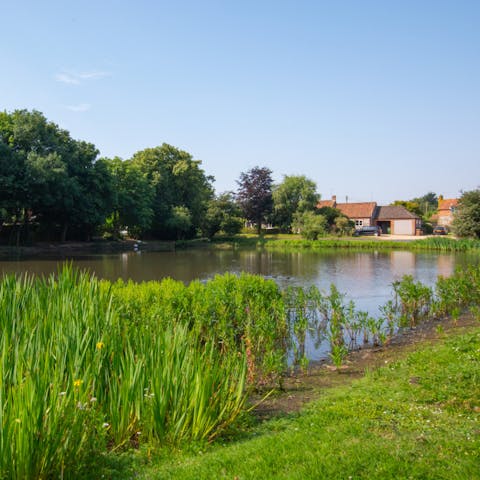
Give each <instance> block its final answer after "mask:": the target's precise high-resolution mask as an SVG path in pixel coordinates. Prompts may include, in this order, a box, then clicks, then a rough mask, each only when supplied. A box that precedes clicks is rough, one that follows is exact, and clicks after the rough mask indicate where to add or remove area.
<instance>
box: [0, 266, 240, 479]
mask: <svg viewBox="0 0 480 480" xmlns="http://www.w3.org/2000/svg"><path fill="white" fill-rule="evenodd" d="M119 310H120V309H119V308H118V306H117V305H116V302H115V300H114V298H113V296H112V292H111V291H110V289H109V288H107V285H105V284H104V283H101V282H99V281H97V280H96V279H95V278H92V277H91V276H89V275H87V274H83V273H79V272H76V271H74V270H72V269H70V268H66V269H64V270H63V271H61V272H60V273H59V275H58V277H57V278H56V279H55V278H53V277H50V278H47V279H35V280H34V279H32V278H30V277H21V278H15V277H13V276H9V277H5V278H3V280H2V281H1V282H0V329H1V338H0V375H1V381H2V384H1V387H0V426H1V428H0V478H18V479H20V478H52V477H62V476H68V477H72V476H74V475H75V474H76V473H78V471H79V470H80V469H81V468H83V467H84V466H85V465H88V464H90V463H91V462H92V461H93V460H94V458H95V455H99V454H101V453H102V452H105V451H106V450H110V451H111V450H118V449H120V448H126V447H129V446H132V445H133V446H137V445H139V444H141V443H145V442H147V443H155V442H161V443H176V442H180V441H190V440H210V439H212V438H214V437H215V436H216V435H218V434H219V433H220V432H221V431H222V430H223V429H225V428H226V427H228V425H230V424H231V422H233V421H234V420H235V418H236V417H237V415H238V414H239V413H240V412H241V411H242V407H243V405H244V402H245V400H246V394H247V391H246V389H245V378H246V371H247V362H246V355H245V353H244V351H242V350H241V349H240V350H236V351H235V352H233V351H231V352H230V354H226V353H225V352H223V353H221V352H220V350H219V348H218V343H217V341H216V339H215V338H214V337H207V336H206V335H204V336H202V337H201V338H200V336H199V335H197V333H196V332H195V331H194V330H192V329H190V328H189V326H188V325H187V323H185V322H174V321H172V322H171V323H169V324H167V323H165V324H163V325H161V327H156V326H155V325H154V323H153V322H154V317H153V316H152V317H151V318H150V322H149V323H148V324H147V325H142V327H141V328H139V325H140V323H141V322H140V321H139V319H138V318H137V319H136V320H137V321H136V322H130V323H129V322H125V321H124V320H123V317H122V312H120V311H119ZM172 320H173V319H172Z"/></svg>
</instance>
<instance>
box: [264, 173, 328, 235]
mask: <svg viewBox="0 0 480 480" xmlns="http://www.w3.org/2000/svg"><path fill="white" fill-rule="evenodd" d="M318 198H319V196H318V194H317V186H316V184H315V182H314V181H313V180H310V179H308V178H307V177H305V176H304V175H285V176H284V177H283V181H282V183H280V184H279V185H277V186H275V187H274V189H273V211H274V222H275V224H276V225H278V226H279V227H280V228H281V229H282V230H283V231H288V232H290V231H291V228H292V222H293V217H294V215H295V213H303V212H306V211H313V210H315V208H316V205H317V203H318Z"/></svg>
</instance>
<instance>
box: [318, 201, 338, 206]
mask: <svg viewBox="0 0 480 480" xmlns="http://www.w3.org/2000/svg"><path fill="white" fill-rule="evenodd" d="M336 204H337V202H336V201H335V200H320V201H319V202H318V203H317V208H323V207H330V208H335V205H336Z"/></svg>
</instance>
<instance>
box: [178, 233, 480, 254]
mask: <svg viewBox="0 0 480 480" xmlns="http://www.w3.org/2000/svg"><path fill="white" fill-rule="evenodd" d="M209 244H210V245H212V246H214V247H216V248H242V247H243V248H254V247H259V248H266V249H268V250H283V251H301V250H324V249H350V250H377V251H381V250H413V251H440V252H466V251H480V241H479V240H472V239H460V240H456V239H453V238H433V237H428V238H421V237H420V238H419V239H417V240H408V241H402V240H384V239H380V238H376V239H371V238H365V237H363V238H352V237H325V238H320V239H319V240H304V239H301V238H300V236H298V235H265V236H261V237H258V236H256V235H237V236H235V237H218V238H215V239H213V240H212V241H211V242H210V243H209ZM181 245H182V248H189V247H195V246H196V245H197V246H198V242H197V243H196V244H195V243H188V242H185V243H182V244H181ZM204 245H207V243H204Z"/></svg>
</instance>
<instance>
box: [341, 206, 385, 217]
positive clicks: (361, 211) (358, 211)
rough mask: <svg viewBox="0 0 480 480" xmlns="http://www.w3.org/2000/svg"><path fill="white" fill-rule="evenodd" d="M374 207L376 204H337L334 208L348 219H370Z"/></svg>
mask: <svg viewBox="0 0 480 480" xmlns="http://www.w3.org/2000/svg"><path fill="white" fill-rule="evenodd" d="M376 207H377V203H376V202H362V203H337V205H336V208H337V209H338V210H340V211H341V212H342V213H343V214H344V215H345V216H346V217H348V218H371V217H373V214H374V212H375V208H376Z"/></svg>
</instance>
